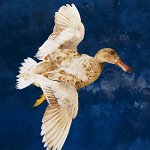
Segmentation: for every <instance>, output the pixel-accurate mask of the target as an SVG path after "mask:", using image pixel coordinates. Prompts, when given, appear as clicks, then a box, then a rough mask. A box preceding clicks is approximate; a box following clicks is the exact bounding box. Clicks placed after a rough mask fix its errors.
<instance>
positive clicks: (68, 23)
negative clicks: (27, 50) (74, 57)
mask: <svg viewBox="0 0 150 150" xmlns="http://www.w3.org/2000/svg"><path fill="white" fill-rule="evenodd" d="M83 38H84V26H83V24H82V22H81V18H80V14H79V12H78V10H77V8H76V6H75V5H74V4H72V5H68V4H67V5H66V6H62V7H61V8H60V9H59V11H58V12H56V13H55V26H54V29H53V33H52V34H51V35H50V36H49V37H48V39H47V40H46V41H45V43H44V44H43V45H42V46H41V47H40V48H39V51H38V52H37V54H36V57H37V58H38V59H40V60H43V59H44V58H45V57H46V56H47V55H50V54H51V53H52V52H54V51H55V50H56V49H59V48H63V49H72V50H75V51H77V45H78V44H79V43H80V42H81V41H82V40H83Z"/></svg>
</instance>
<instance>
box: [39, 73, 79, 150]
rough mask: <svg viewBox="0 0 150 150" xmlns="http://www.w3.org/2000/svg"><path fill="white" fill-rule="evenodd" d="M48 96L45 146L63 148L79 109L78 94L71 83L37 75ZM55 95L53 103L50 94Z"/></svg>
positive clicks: (44, 132) (43, 133) (43, 125)
mask: <svg viewBox="0 0 150 150" xmlns="http://www.w3.org/2000/svg"><path fill="white" fill-rule="evenodd" d="M37 81H38V83H39V84H40V86H41V88H42V90H43V92H44V93H45V95H46V98H47V100H48V102H49V104H50V105H49V106H48V107H47V109H46V111H45V114H44V116H43V119H42V127H41V129H42V131H41V135H42V136H43V140H42V141H43V142H45V144H44V146H45V147H47V150H50V149H51V148H53V150H61V148H62V146H63V144H64V142H65V140H66V138H67V135H68V133H69V129H70V126H71V123H72V119H73V118H75V116H76V115H77V111H78V94H77V91H76V89H75V87H73V86H72V85H70V84H67V83H63V82H58V81H52V80H49V79H47V78H46V77H43V76H40V75H38V76H37ZM51 95H52V96H53V97H55V98H54V99H53V103H52V102H51V98H50V97H49V96H51Z"/></svg>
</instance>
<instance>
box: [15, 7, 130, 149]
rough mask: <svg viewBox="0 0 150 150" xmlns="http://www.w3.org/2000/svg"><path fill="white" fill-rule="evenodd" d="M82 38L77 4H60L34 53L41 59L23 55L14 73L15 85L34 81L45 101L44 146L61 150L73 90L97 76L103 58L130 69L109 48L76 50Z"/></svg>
mask: <svg viewBox="0 0 150 150" xmlns="http://www.w3.org/2000/svg"><path fill="white" fill-rule="evenodd" d="M83 38H84V26H83V24H82V22H81V18H80V14H79V12H78V10H77V8H76V7H75V5H66V6H62V7H61V8H60V9H59V11H58V12H56V14H55V26H54V30H53V33H52V34H51V35H50V36H49V38H48V39H47V40H46V41H45V43H44V44H43V45H42V46H41V47H40V48H39V51H38V52H37V54H36V57H37V58H38V59H39V60H42V61H41V62H39V63H37V62H35V61H34V60H33V59H31V58H28V59H25V62H24V63H22V66H21V67H20V71H19V73H20V74H19V75H18V76H17V77H18V79H17V88H18V89H23V88H25V87H27V86H29V85H31V84H34V85H36V86H38V87H40V88H41V89H42V91H43V93H44V96H45V97H46V99H47V101H48V104H49V106H48V107H47V109H46V111H45V114H44V116H43V119H42V122H43V124H42V132H41V135H43V142H45V145H44V146H45V147H47V150H50V149H51V148H52V149H53V150H56V149H57V150H61V148H62V146H63V144H64V142H65V139H66V137H67V135H68V132H69V129H70V125H71V122H72V119H74V118H75V117H76V115H77V112H78V93H77V90H78V89H80V88H82V87H84V86H86V85H89V84H91V83H93V82H94V81H95V80H97V78H98V77H99V76H100V74H101V73H102V70H103V67H104V63H105V62H108V63H111V64H117V65H119V66H120V67H122V69H123V70H124V71H131V69H130V67H129V66H127V65H125V64H124V63H123V62H122V61H121V59H120V58H119V56H118V54H117V53H116V52H115V51H114V50H113V49H111V48H105V49H102V50H100V51H98V53H97V54H96V55H95V57H91V56H88V55H86V54H79V53H78V51H77V45H78V44H79V43H80V42H81V41H82V40H83ZM41 100H42V101H43V100H44V99H43V98H41V99H40V102H41Z"/></svg>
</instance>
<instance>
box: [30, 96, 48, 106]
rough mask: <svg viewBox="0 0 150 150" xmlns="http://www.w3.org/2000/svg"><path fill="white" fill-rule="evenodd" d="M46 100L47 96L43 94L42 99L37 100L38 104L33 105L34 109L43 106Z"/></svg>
mask: <svg viewBox="0 0 150 150" xmlns="http://www.w3.org/2000/svg"><path fill="white" fill-rule="evenodd" d="M45 100H46V97H45V94H44V93H43V94H42V95H41V98H39V99H38V100H36V102H35V104H34V105H33V107H37V106H39V105H41V104H42V103H43V102H44V101H45Z"/></svg>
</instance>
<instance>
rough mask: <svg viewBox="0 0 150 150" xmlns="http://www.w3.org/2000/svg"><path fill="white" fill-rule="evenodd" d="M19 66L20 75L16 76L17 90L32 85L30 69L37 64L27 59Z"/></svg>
mask: <svg viewBox="0 0 150 150" xmlns="http://www.w3.org/2000/svg"><path fill="white" fill-rule="evenodd" d="M21 65H22V66H21V67H20V68H19V69H20V70H19V73H20V74H19V75H17V84H16V88H17V89H23V88H25V87H27V86H29V85H30V84H32V83H33V76H32V72H31V68H32V67H35V66H36V65H37V62H36V61H34V60H33V59H32V58H29V57H28V58H27V59H24V62H23V63H21Z"/></svg>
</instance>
